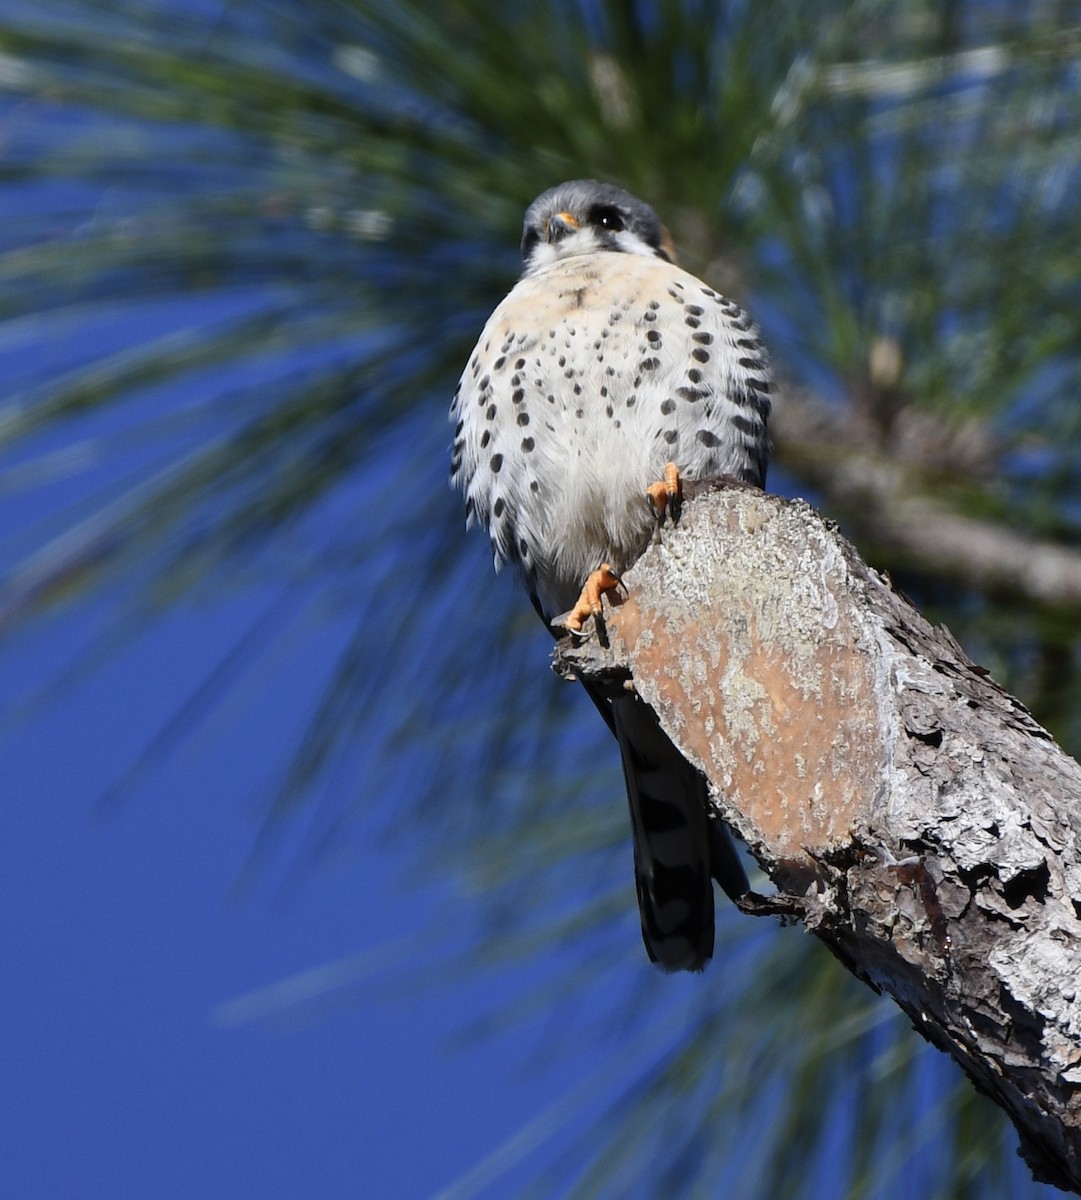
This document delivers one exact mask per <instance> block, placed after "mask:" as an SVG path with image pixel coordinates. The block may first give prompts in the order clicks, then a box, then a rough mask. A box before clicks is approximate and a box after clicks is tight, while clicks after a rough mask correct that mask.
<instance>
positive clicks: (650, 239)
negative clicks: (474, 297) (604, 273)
mask: <svg viewBox="0 0 1081 1200" xmlns="http://www.w3.org/2000/svg"><path fill="white" fill-rule="evenodd" d="M600 250H612V251H618V252H620V253H623V254H646V255H649V256H651V257H654V258H663V259H664V260H665V261H666V262H674V261H675V250H674V248H673V246H672V239H671V238H670V237H669V235H668V230H667V229H665V227H664V226H663V225H662V224H661V222H660V220H659V219H658V217H657V214H656V213H655V212H654V211H653V209H652V208H650V207H649V205H648V204H645V203H644V202H643V201H641V200H639V199H638V198H637V197H636V196H632V195H631V194H630V192H626V191H624V190H623V188H621V187H616V185H615V184H613V183H598V182H597V181H596V180H594V179H572V180H570V181H569V182H567V183H561V184H559V185H558V186H556V187H554V188H549V189H548V191H546V192H542V193H541V195H539V196H538V197H537V198H536V200H534V201H533V203H532V204H531V205H530V206H529V207H528V208H527V209H526V214H525V225H524V227H523V229H522V268H523V270H522V274H523V275H532V274H534V273H535V272H537V271H539V270H541V269H542V268H544V267H547V266H551V265H552V263H555V262H559V261H560V260H561V259H564V258H569V257H571V256H572V255H576V254H594V253H596V252H597V251H600Z"/></svg>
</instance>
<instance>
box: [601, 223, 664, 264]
mask: <svg viewBox="0 0 1081 1200" xmlns="http://www.w3.org/2000/svg"><path fill="white" fill-rule="evenodd" d="M610 236H611V238H612V241H614V242H615V244H616V246H618V247H619V249H620V250H622V251H623V253H624V254H644V255H646V257H647V258H656V257H657V251H656V250H654V249H653V247H652V246H649V245H647V244H646V243H645V242H643V241H642V239H641V238H640V237H638V235H637V234H634V233H631V231H630V230H629V229H621V230H620V231H619V233H617V234H612V235H610Z"/></svg>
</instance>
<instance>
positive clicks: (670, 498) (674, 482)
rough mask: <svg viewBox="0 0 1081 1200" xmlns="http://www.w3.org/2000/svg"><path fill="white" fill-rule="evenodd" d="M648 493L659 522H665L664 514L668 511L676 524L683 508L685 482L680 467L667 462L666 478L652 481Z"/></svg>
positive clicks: (647, 489) (665, 467)
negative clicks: (681, 477) (681, 476)
mask: <svg viewBox="0 0 1081 1200" xmlns="http://www.w3.org/2000/svg"><path fill="white" fill-rule="evenodd" d="M646 495H647V496H648V497H649V501H650V503H651V504H652V505H653V511H654V512H655V513H656V514H657V524H658V525H663V524H664V516H665V513H666V512H667V513H668V515H669V516H671V518H672V524H673V525H675V524H676V523H677V522H678V521H679V516H680V513H681V512H682V510H683V482H682V480H681V479H680V475H679V467H677V466H676V464H675V463H674V462H670V463H665V465H664V478H663V479H659V480H657V482H656V483H651V484H650V485H649V487H647V488H646Z"/></svg>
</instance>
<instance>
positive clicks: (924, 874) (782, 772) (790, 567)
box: [555, 488, 1081, 1194]
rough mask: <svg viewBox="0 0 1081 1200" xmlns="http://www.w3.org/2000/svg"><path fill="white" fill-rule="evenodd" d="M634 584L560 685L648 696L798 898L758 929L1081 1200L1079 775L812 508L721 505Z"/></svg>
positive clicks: (570, 656)
mask: <svg viewBox="0 0 1081 1200" xmlns="http://www.w3.org/2000/svg"><path fill="white" fill-rule="evenodd" d="M625 582H626V583H627V586H628V590H629V596H628V599H627V601H626V602H625V603H624V604H623V605H621V606H620V607H619V608H615V609H612V610H611V611H610V613H609V615H608V618H607V621H606V623H605V628H604V629H603V630H602V631H601V633H602V636H603V640H604V641H605V642H606V643H607V645H606V646H602V645H601V644H600V643H599V641H598V639H596V638H594V639H592V640H590V641H587V642H585V643H582V644H580V645H577V646H573V645H571V644H570V643H569V642H568V641H564V642H562V643H561V644H560V647H559V648H558V649H557V651H556V655H555V660H556V669H557V670H559V671H560V672H561V673H562V674H565V675H575V676H579V677H583V676H584V677H587V678H590V679H592V680H593V681H595V682H601V683H604V684H605V685H606V686H609V687H620V686H632V684H631V681H633V686H634V687H636V688H637V689H638V691H639V692H640V693H641V695H642V696H643V698H644V699H646V700H647V701H648V702H649V703H650V704H651V705H652V706H653V707H654V709H655V710H656V711H657V713H658V715H659V717H660V720H661V723H662V725H663V726H664V728H665V730H666V731H667V733H668V734H669V736H670V737H671V738H672V740H673V741H674V742H675V743H676V745H677V746H679V748H680V749H681V751H682V752H683V753H684V754H685V755H686V756H687V757H688V758H689V759H691V760H692V761H693V762H695V763H696V764H697V765H698V766H699V767H701V768H702V770H703V771H704V772H705V774H706V775H707V777H708V779H709V781H710V784H711V792H712V795H713V799H714V802H715V804H716V807H717V810H718V811H719V812H720V813H721V814H722V815H723V816H724V817H725V819H726V820H728V821H729V822H730V823H731V825H732V826H733V827H734V828H735V829H736V830H737V831H738V832H739V833H740V834H741V835H742V836H743V837H744V838H745V839H746V841H747V843H748V845H749V846H750V848H751V850H752V851H753V853H754V855H755V857H756V858H757V859H758V861H759V863H760V864H761V866H762V867H763V869H764V870H765V871H766V872H767V874H768V875H769V876H770V877H771V878H772V879H773V881H774V882H775V884H776V885H777V888H778V889H779V895H778V897H776V898H768V897H767V898H754V897H751V898H748V902H747V905H746V908H747V910H748V911H777V912H784V911H789V912H792V911H795V912H798V913H799V914H800V919H801V920H802V921H803V922H804V924H805V926H806V928H807V929H808V930H809V931H810V932H813V933H814V934H815V935H816V936H818V937H820V938H821V939H822V940H823V941H824V942H826V944H827V945H828V946H829V947H830V948H831V950H832V951H833V952H834V953H835V954H836V955H837V957H838V958H839V959H840V960H841V961H842V962H844V963H845V964H846V965H847V966H848V967H849V969H850V970H852V971H853V972H854V973H855V974H856V975H857V976H859V977H860V978H861V979H863V980H864V981H865V982H866V983H868V984H869V985H870V986H871V987H873V988H875V989H876V990H878V991H885V992H888V993H889V994H890V995H891V996H892V997H893V998H894V999H895V1001H896V1002H897V1003H898V1004H899V1005H900V1006H901V1008H902V1009H904V1011H905V1012H906V1013H907V1014H908V1016H909V1017H910V1018H911V1020H912V1022H913V1024H914V1025H915V1027H916V1029H917V1030H919V1032H920V1033H921V1034H922V1035H923V1036H924V1037H925V1038H927V1039H928V1040H929V1041H931V1042H932V1043H933V1044H934V1045H936V1046H938V1047H939V1048H940V1049H942V1050H945V1051H947V1052H948V1053H950V1054H951V1055H952V1056H953V1057H954V1058H955V1059H956V1060H957V1062H958V1063H959V1064H960V1065H961V1066H962V1067H963V1068H964V1070H965V1071H966V1072H967V1073H968V1075H969V1076H970V1078H971V1079H972V1080H973V1082H974V1083H975V1084H976V1086H977V1087H978V1088H979V1089H980V1090H981V1091H983V1092H985V1093H986V1094H987V1095H989V1096H990V1097H992V1099H994V1100H995V1101H996V1102H997V1103H998V1104H1000V1105H1001V1106H1002V1107H1003V1108H1004V1109H1005V1110H1006V1111H1007V1112H1008V1113H1009V1115H1010V1117H1011V1118H1012V1120H1013V1121H1014V1123H1015V1125H1016V1126H1017V1129H1018V1131H1019V1133H1020V1135H1021V1148H1022V1153H1023V1155H1024V1157H1025V1159H1026V1160H1027V1162H1028V1164H1029V1166H1030V1167H1031V1168H1032V1170H1033V1173H1034V1175H1035V1176H1036V1177H1037V1178H1038V1179H1041V1180H1043V1181H1046V1182H1050V1183H1053V1184H1056V1185H1057V1186H1059V1187H1061V1188H1064V1189H1066V1190H1070V1191H1074V1192H1076V1193H1078V1194H1081V1130H1079V1126H1081V1001H1079V998H1078V991H1079V989H1081V900H1075V899H1074V898H1075V897H1081V766H1079V765H1078V763H1076V762H1074V760H1072V759H1071V758H1069V757H1068V756H1067V755H1065V754H1064V753H1063V752H1062V750H1061V749H1060V748H1059V747H1058V746H1057V745H1056V744H1055V742H1054V741H1053V740H1052V739H1051V737H1050V735H1049V734H1048V733H1047V732H1046V731H1045V730H1043V729H1042V728H1041V727H1040V726H1039V725H1038V724H1037V723H1036V722H1035V721H1034V720H1033V718H1032V717H1031V715H1030V714H1029V713H1028V712H1027V710H1026V709H1025V708H1024V706H1023V705H1022V704H1020V703H1019V702H1018V701H1017V700H1015V699H1014V698H1013V697H1011V696H1009V695H1007V694H1006V693H1005V692H1004V691H1003V690H1002V689H1001V688H1000V687H998V685H997V684H995V682H994V681H993V680H992V679H990V678H989V677H988V675H987V673H986V671H984V670H982V669H981V668H980V667H978V666H975V665H974V664H973V663H971V662H970V661H969V660H968V658H966V656H965V654H964V652H963V651H962V650H961V648H960V646H958V644H957V643H956V641H955V640H954V639H953V637H952V635H950V634H949V632H948V631H947V630H945V629H936V628H934V627H932V626H931V625H929V624H928V622H927V621H926V620H924V618H923V617H922V616H921V615H920V614H919V613H918V612H917V611H916V610H915V609H914V608H913V607H912V606H911V605H910V604H909V603H908V601H907V600H905V599H904V597H902V596H901V595H899V594H898V593H897V592H895V591H894V590H893V589H892V587H891V585H890V584H889V582H888V581H887V580H885V579H884V578H883V577H882V576H880V575H879V574H877V573H876V572H874V571H872V570H871V569H870V568H869V567H867V565H866V564H865V563H864V562H863V561H862V560H861V559H860V558H859V556H858V555H857V553H856V551H855V550H854V548H853V547H852V546H851V545H850V544H849V543H848V542H847V541H845V539H844V538H842V537H841V536H840V535H839V534H838V533H837V532H836V529H835V528H834V527H833V526H832V525H831V524H830V523H829V522H826V521H824V520H823V519H822V518H821V517H820V516H819V515H818V514H817V513H815V512H814V510H813V509H811V508H810V507H809V506H808V505H806V504H804V503H803V502H802V501H794V502H793V501H786V500H783V499H781V498H779V497H776V496H770V495H765V494H763V493H760V492H756V491H752V490H748V489H742V488H739V489H736V488H728V489H721V490H713V491H709V492H707V493H705V494H703V495H701V496H699V497H698V498H697V499H695V500H694V501H692V502H691V503H689V504H688V505H687V507H686V509H685V511H684V516H683V519H682V522H681V524H680V526H679V527H678V528H677V529H668V530H666V531H665V532H664V535H663V538H662V539H661V541H660V543H659V544H657V545H655V546H653V547H651V548H650V549H649V550H648V551H647V552H646V554H645V555H644V556H643V557H642V559H641V560H640V561H639V563H638V564H637V565H636V566H635V567H634V569H633V570H631V571H629V572H628V573H627V575H626V576H625ZM794 1003H798V1000H795V1001H794Z"/></svg>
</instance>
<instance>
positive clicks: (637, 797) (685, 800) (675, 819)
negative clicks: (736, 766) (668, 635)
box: [594, 693, 750, 971]
mask: <svg viewBox="0 0 1081 1200" xmlns="http://www.w3.org/2000/svg"><path fill="white" fill-rule="evenodd" d="M594 699H595V700H596V699H597V698H596V697H594ZM598 707H599V705H598ZM609 711H610V713H611V717H612V721H611V724H612V726H613V729H614V732H615V735H616V737H617V738H618V739H619V748H620V751H621V753H622V756H623V774H624V776H625V777H626V780H627V798H628V800H629V801H630V808H631V825H632V827H633V832H634V877H635V883H636V885H637V888H638V908H639V912H640V913H641V918H642V940H643V941H644V942H645V944H646V951H647V953H648V954H649V957H650V959H652V961H653V962H655V963H658V964H659V965H660V966H661V967H663V968H664V970H666V971H700V970H701V969H702V968H703V967H704V966H705V965H706V963H707V962H709V960H710V958H711V957H712V955H713V883H712V879H714V878H715V879H716V880H717V882H718V883H719V884H720V885H721V887H722V888H723V889H724V891H725V892H726V893H727V894H728V895H729V896H730V897H732V898H733V899H735V898H736V897H738V896H741V895H743V893H744V892H746V891H748V890H749V886H750V885H749V884H748V882H747V876H746V873H745V872H744V870H743V864H742V863H741V862H740V860H739V855H738V854H737V852H736V848H735V845H734V844H733V842H732V836H731V834H730V833H729V832H728V829H727V827H726V826H725V825H724V823H723V822H722V821H720V820H718V819H715V818H713V817H711V816H710V810H709V803H708V790H707V786H706V780H705V777H704V776H703V775H702V774H701V772H699V771H698V770H696V769H695V768H694V767H693V766H691V764H690V763H689V762H687V760H686V759H685V758H684V757H683V755H682V754H680V752H679V751H678V750H677V749H676V748H675V746H674V745H673V744H672V742H671V741H670V739H669V738H668V735H667V734H666V733H665V732H664V730H663V729H661V727H660V724H659V723H658V721H657V718H656V716H655V715H654V712H653V710H652V709H651V708H650V707H649V706H648V705H647V704H645V703H644V702H643V701H642V700H641V699H640V698H639V697H638V696H637V695H634V694H632V693H627V694H625V695H623V696H619V697H617V698H615V699H613V700H612V701H611V707H610V709H609Z"/></svg>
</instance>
